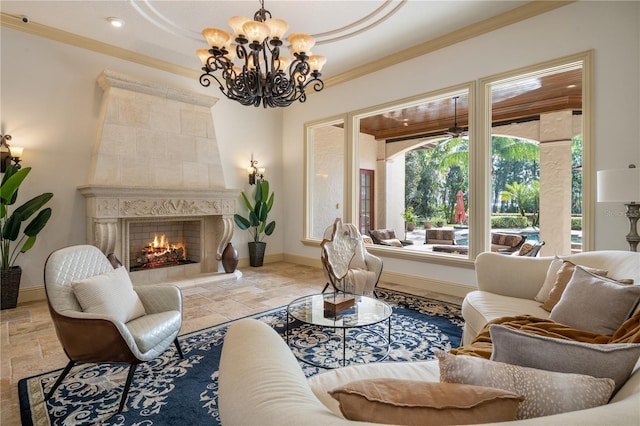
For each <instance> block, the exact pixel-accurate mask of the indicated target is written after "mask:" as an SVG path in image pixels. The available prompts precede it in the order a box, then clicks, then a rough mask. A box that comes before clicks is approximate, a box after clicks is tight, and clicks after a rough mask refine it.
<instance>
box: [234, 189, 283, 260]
mask: <svg viewBox="0 0 640 426" xmlns="http://www.w3.org/2000/svg"><path fill="white" fill-rule="evenodd" d="M241 195H242V199H243V200H244V204H245V206H246V207H247V210H249V217H244V216H241V215H239V214H234V215H233V220H234V221H235V223H236V225H238V228H240V229H242V230H248V231H249V233H250V234H251V237H252V239H253V241H250V242H249V264H250V265H251V266H262V263H263V261H264V252H265V250H266V247H267V243H266V242H264V241H262V240H263V239H264V237H265V235H271V234H272V233H273V231H274V229H276V222H275V221H271V222H268V216H269V212H270V211H271V208H272V207H273V198H274V194H273V193H271V194H269V182H268V181H266V180H259V181H258V182H256V192H255V194H254V196H253V203H252V202H251V201H249V197H247V194H245V193H244V192H242V194H241Z"/></svg>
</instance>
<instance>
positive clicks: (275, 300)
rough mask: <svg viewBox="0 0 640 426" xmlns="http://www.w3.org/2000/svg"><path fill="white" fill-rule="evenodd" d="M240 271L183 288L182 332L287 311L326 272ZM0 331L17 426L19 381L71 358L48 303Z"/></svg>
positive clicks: (0, 372)
mask: <svg viewBox="0 0 640 426" xmlns="http://www.w3.org/2000/svg"><path fill="white" fill-rule="evenodd" d="M241 271H242V274H243V276H242V277H241V278H239V279H230V280H223V281H218V282H215V283H210V284H200V285H198V286H194V287H189V288H184V289H182V294H183V324H182V330H181V333H187V332H190V331H195V330H199V329H201V328H205V327H209V326H212V325H216V324H220V323H223V322H226V321H230V320H233V319H237V318H241V317H245V316H247V315H252V314H255V313H259V312H263V311H265V310H268V309H271V308H276V307H279V306H283V305H286V304H287V303H289V302H290V301H291V300H292V299H295V298H296V297H301V296H305V295H308V294H314V293H319V292H320V291H322V288H323V287H324V279H323V275H322V271H321V270H320V269H318V268H313V267H308V266H302V265H296V264H292V263H285V262H279V263H272V264H266V265H264V266H262V267H260V268H251V267H247V268H243V269H242V270H241ZM379 285H380V286H383V287H386V288H392V289H396V290H400V291H405V292H407V293H412V294H417V295H421V296H426V297H432V298H435V299H439V300H444V301H448V302H454V303H461V299H460V298H457V297H454V296H446V295H441V294H437V293H433V292H429V291H426V290H421V289H416V288H411V287H403V286H399V285H394V284H390V283H383V282H381V283H380V284H379ZM0 327H1V328H0V330H1V335H2V342H1V346H0V378H1V380H0V403H1V405H0V425H2V426H9V425H19V424H20V406H19V401H18V381H19V380H20V379H21V378H24V377H29V376H33V375H36V374H39V373H42V372H46V371H50V370H54V369H58V368H62V367H64V366H65V365H66V364H67V362H68V359H67V357H66V356H65V355H64V352H63V350H62V347H61V346H60V344H59V343H58V339H57V337H56V333H55V330H54V328H53V324H52V322H51V317H50V316H49V311H48V308H47V304H46V302H45V301H40V302H31V303H27V304H23V305H19V306H18V307H17V308H16V309H7V310H3V311H0Z"/></svg>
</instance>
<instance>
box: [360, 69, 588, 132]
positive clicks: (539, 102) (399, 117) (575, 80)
mask: <svg viewBox="0 0 640 426" xmlns="http://www.w3.org/2000/svg"><path fill="white" fill-rule="evenodd" d="M457 98H458V99H456V100H454V97H445V98H441V99H437V100H433V101H429V102H424V103H421V104H418V105H415V106H411V107H408V108H400V109H397V110H394V111H390V112H385V113H382V114H377V115H373V116H370V117H366V118H363V119H361V120H360V130H361V131H362V132H364V133H368V134H370V135H373V136H374V137H375V138H376V139H384V140H387V141H388V142H395V141H397V140H403V139H407V138H411V139H413V138H415V137H416V136H419V137H420V138H430V137H436V136H451V135H449V134H448V131H449V130H450V129H451V128H452V127H456V125H457V126H459V127H462V128H464V130H467V129H466V128H467V126H468V125H469V97H468V95H466V94H462V95H459V96H457ZM491 100H492V122H493V125H494V126H497V125H501V124H512V123H518V122H524V121H531V120H538V119H539V117H540V114H544V113H548V112H553V111H562V110H571V111H573V113H574V114H580V113H582V69H581V68H576V69H570V70H564V71H558V72H555V73H550V74H545V75H541V76H536V77H529V78H524V79H522V80H520V81H517V82H511V83H509V84H503V85H496V86H495V87H493V88H492V90H491Z"/></svg>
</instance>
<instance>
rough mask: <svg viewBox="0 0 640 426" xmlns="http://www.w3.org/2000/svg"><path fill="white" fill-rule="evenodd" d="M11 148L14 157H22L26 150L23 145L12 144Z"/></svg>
mask: <svg viewBox="0 0 640 426" xmlns="http://www.w3.org/2000/svg"><path fill="white" fill-rule="evenodd" d="M10 150H11V157H12V158H22V152H23V151H24V148H23V147H21V146H15V145H11V148H10Z"/></svg>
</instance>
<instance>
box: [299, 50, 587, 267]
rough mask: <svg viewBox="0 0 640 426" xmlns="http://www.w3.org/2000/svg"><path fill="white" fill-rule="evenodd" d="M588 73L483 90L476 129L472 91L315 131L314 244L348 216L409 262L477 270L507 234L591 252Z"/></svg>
mask: <svg viewBox="0 0 640 426" xmlns="http://www.w3.org/2000/svg"><path fill="white" fill-rule="evenodd" d="M590 70H591V53H590V52H585V53H580V54H577V55H572V56H570V57H565V58H561V59H558V60H554V61H549V62H546V63H543V64H538V65H535V66H530V67H527V68H523V69H519V70H515V71H509V72H505V73H503V74H499V75H496V76H491V77H486V78H482V79H479V80H478V87H479V88H480V89H481V92H480V94H481V96H480V98H479V99H478V101H477V106H478V109H477V111H478V114H477V117H478V118H479V120H478V122H477V123H476V122H474V117H475V116H476V114H475V112H474V110H475V108H474V107H475V106H476V100H475V92H474V88H475V87H476V84H475V83H473V82H471V83H466V84H462V85H459V86H455V87H451V88H448V89H443V90H440V91H437V92H431V93H427V94H423V95H419V96H415V97H412V98H409V99H402V100H398V101H396V102H391V103H388V104H384V105H378V106H374V107H371V108H366V109H363V110H359V111H354V112H350V113H347V114H346V115H345V116H341V117H339V118H333V119H328V120H325V121H320V122H315V123H308V124H307V125H306V145H305V149H306V154H305V155H306V157H307V158H306V161H307V163H306V180H307V183H306V188H307V190H306V192H305V197H306V198H305V206H306V211H305V227H306V228H305V229H306V233H305V239H308V240H310V241H315V240H317V239H321V238H322V234H323V233H324V230H325V229H326V227H327V226H329V225H330V224H331V223H332V222H333V220H334V219H335V218H336V217H341V218H342V219H343V221H345V222H351V223H355V224H357V225H358V226H359V228H360V229H361V231H362V232H363V233H364V232H366V231H368V230H369V229H392V230H394V231H395V233H396V237H397V238H399V239H401V240H405V241H404V242H405V243H412V244H409V245H405V246H404V247H401V248H400V247H388V246H375V247H372V248H373V249H374V250H376V249H379V250H381V253H384V254H386V255H389V256H396V257H407V258H411V259H420V258H425V259H427V258H428V259H432V260H433V259H449V260H451V259H454V260H461V261H465V260H472V259H474V258H475V256H476V255H477V254H478V253H480V252H482V251H486V250H491V248H492V245H491V240H492V238H491V237H492V233H497V232H510V233H518V234H521V235H526V237H527V239H528V240H529V241H530V242H535V241H537V240H544V241H545V246H544V247H543V251H542V254H554V253H555V254H568V253H570V252H575V251H580V250H584V251H588V250H590V249H591V247H592V246H593V242H592V235H593V234H592V231H593V219H592V217H593V212H592V210H593V190H592V186H593V183H592V182H593V180H594V172H593V168H592V166H591V162H592V160H591V155H592V154H591V150H590V137H591V135H590V127H589V121H590V114H591V111H590V91H589V90H588V88H589V85H590V75H591V71H590ZM409 207H411V208H412V209H413V212H414V213H415V215H416V216H417V218H416V219H417V220H416V227H415V229H413V230H407V229H406V228H405V218H406V217H407V215H406V214H404V215H403V213H406V210H407V208H409ZM439 222H442V223H441V224H438V223H439ZM427 226H432V227H434V228H436V229H434V230H433V231H429V232H427ZM545 249H546V253H545V251H544V250H545Z"/></svg>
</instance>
